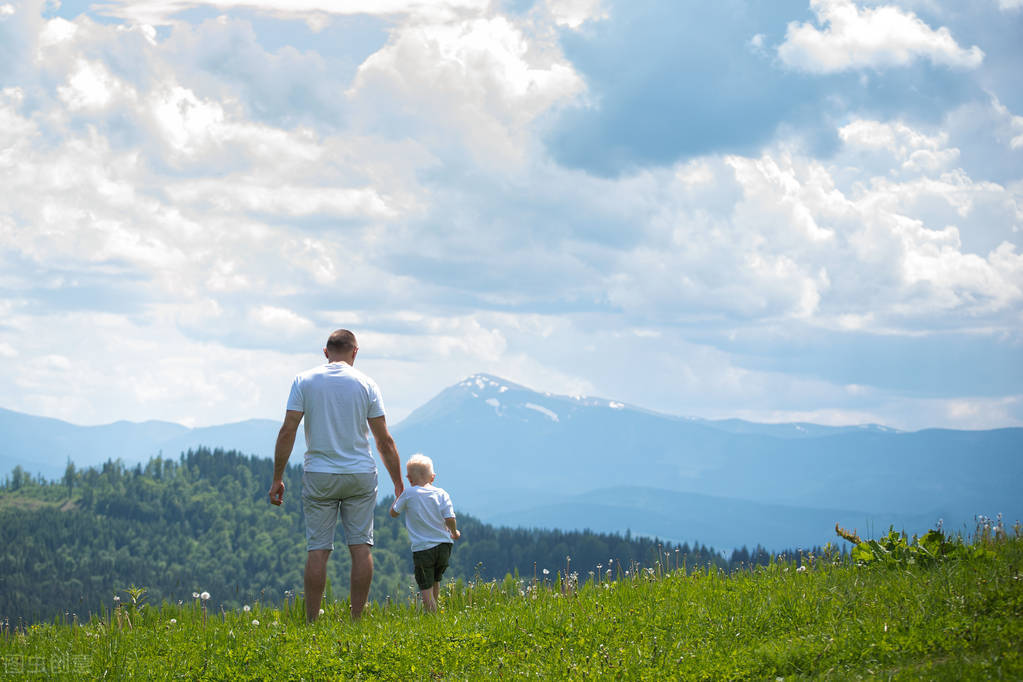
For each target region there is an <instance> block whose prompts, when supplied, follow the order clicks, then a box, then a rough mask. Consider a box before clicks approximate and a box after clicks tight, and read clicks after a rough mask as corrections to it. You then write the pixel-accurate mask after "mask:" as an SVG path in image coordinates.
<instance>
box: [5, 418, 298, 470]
mask: <svg viewBox="0 0 1023 682" xmlns="http://www.w3.org/2000/svg"><path fill="white" fill-rule="evenodd" d="M280 426H281V425H280V422H275V421H273V420H270V419H250V420H247V421H242V422H237V423H234V424H223V425H219V426H208V427H203V428H195V429H190V428H188V427H187V426H182V425H181V424H174V423H171V422H162V421H147V422H128V421H119V422H114V423H113V424H104V425H101V426H77V425H75V424H69V423H68V422H65V421H61V420H59V419H50V418H47V417H35V416H32V415H27V414H22V413H20V412H14V411H12V410H5V409H0V476H2V475H7V474H9V473H10V472H11V471H12V470H13V469H14V467H16V466H21V468H22V469H24V470H25V471H27V472H28V473H30V474H32V475H35V474H42V475H43V476H44V477H46V478H48V479H54V478H59V477H61V476H63V475H64V470H65V468H66V466H67V461H68V459H69V458H70V459H71V461H72V462H74V464H75V466H76V467H78V468H80V469H81V468H85V467H89V466H95V465H98V464H101V463H103V462H105V461H107V460H108V459H120V460H121V461H123V462H124V463H125V464H135V463H136V462H145V461H147V460H148V459H149V458H150V457H155V456H156V455H158V454H161V453H162V454H163V456H164V457H175V458H176V457H178V455H180V454H181V453H182V452H185V451H186V450H189V449H193V448H196V447H198V446H200V445H204V446H207V447H210V448H218V447H219V448H223V449H225V450H227V449H232V450H239V451H240V452H243V453H245V454H250V455H259V456H263V457H273V448H274V442H275V441H276V439H277V430H278V429H279V428H280ZM304 449H305V438H304V436H303V435H302V433H301V430H300V432H299V435H298V442H297V443H296V444H295V452H297V453H299V454H301V453H302V452H303V451H304ZM296 461H301V459H299V460H296Z"/></svg>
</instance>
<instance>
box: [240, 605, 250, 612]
mask: <svg viewBox="0 0 1023 682" xmlns="http://www.w3.org/2000/svg"><path fill="white" fill-rule="evenodd" d="M251 610H252V607H251V606H249V605H248V604H246V605H245V606H243V607H242V611H244V612H245V613H248V612H249V611H251Z"/></svg>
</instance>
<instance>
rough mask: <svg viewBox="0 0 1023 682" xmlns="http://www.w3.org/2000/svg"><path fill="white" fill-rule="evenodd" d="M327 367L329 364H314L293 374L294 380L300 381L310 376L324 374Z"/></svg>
mask: <svg viewBox="0 0 1023 682" xmlns="http://www.w3.org/2000/svg"><path fill="white" fill-rule="evenodd" d="M329 367H330V365H316V366H315V367H310V368H309V369H307V370H303V371H301V372H299V373H298V374H297V375H295V381H302V380H303V379H309V378H310V377H314V376H316V375H318V374H324V373H326V372H327V370H328V368H329Z"/></svg>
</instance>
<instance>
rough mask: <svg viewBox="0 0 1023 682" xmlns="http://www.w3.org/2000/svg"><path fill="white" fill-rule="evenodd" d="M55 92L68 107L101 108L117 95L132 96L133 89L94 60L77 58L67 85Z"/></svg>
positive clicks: (73, 108)
mask: <svg viewBox="0 0 1023 682" xmlns="http://www.w3.org/2000/svg"><path fill="white" fill-rule="evenodd" d="M57 93H58V94H59V95H60V98H61V99H62V100H63V101H64V103H65V104H66V105H67V107H68V109H70V110H72V111H74V110H78V109H93V110H95V109H103V108H104V107H106V106H108V105H109V104H110V103H111V102H112V101H113V99H114V98H115V97H116V96H117V95H119V94H120V95H122V96H126V97H129V98H133V97H134V95H135V93H134V91H133V90H132V89H131V88H130V87H128V86H126V85H125V84H124V83H122V82H121V81H120V80H119V79H117V78H115V77H114V76H113V75H111V73H110V72H109V71H108V70H107V69H106V67H104V66H103V64H100V63H96V62H88V61H86V60H84V59H79V60H78V62H77V63H76V64H75V69H74V71H73V72H72V73H71V74H70V75H69V76H68V80H67V85H62V86H60V87H58V88H57Z"/></svg>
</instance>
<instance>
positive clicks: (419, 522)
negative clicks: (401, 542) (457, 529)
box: [391, 483, 455, 552]
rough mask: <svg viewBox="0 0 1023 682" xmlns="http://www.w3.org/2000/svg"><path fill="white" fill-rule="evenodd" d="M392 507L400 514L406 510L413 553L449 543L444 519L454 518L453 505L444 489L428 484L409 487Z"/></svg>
mask: <svg viewBox="0 0 1023 682" xmlns="http://www.w3.org/2000/svg"><path fill="white" fill-rule="evenodd" d="M391 506H392V507H394V511H396V512H398V513H399V514H400V513H401V512H402V510H405V528H407V529H408V538H409V540H411V541H412V551H413V552H418V551H420V550H423V549H430V548H431V547H436V546H437V545H439V544H440V543H442V542H451V533H450V532H449V531H448V528H447V526H445V525H444V519H453V518H455V508H454V506H453V505H452V504H451V497H450V496H449V495H448V494H447V492H445V490H444V489H443V488H438V487H436V486H434V485H431V484H429V483H427V484H426V485H413V486H409V487H408V488H405V492H403V493H402V494H401V497H399V498H398V499H397V500H395V501H394V504H393V505H391Z"/></svg>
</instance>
